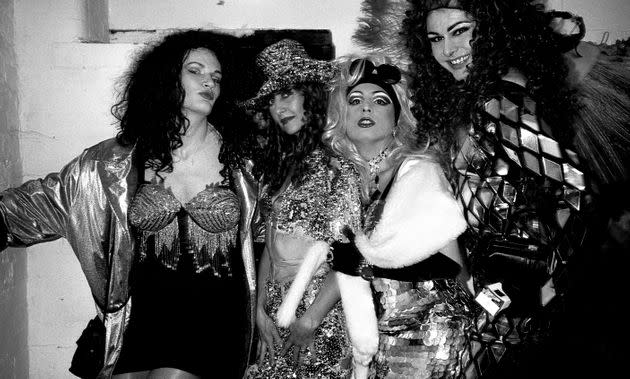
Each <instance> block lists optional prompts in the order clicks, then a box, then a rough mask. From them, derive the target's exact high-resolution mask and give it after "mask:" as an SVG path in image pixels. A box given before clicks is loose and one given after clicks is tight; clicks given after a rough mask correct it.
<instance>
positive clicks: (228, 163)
mask: <svg viewBox="0 0 630 379" xmlns="http://www.w3.org/2000/svg"><path fill="white" fill-rule="evenodd" d="M235 43H236V39H235V38H234V37H230V36H227V35H223V34H218V33H214V32H209V31H186V32H178V33H174V34H171V35H167V36H166V37H164V38H163V39H162V40H161V41H159V42H157V43H155V44H152V45H149V46H147V48H146V49H144V50H143V51H142V52H141V53H140V54H139V56H138V57H137V59H136V61H135V63H134V64H133V66H132V67H131V69H130V70H129V72H128V74H127V75H126V78H125V79H126V80H125V85H124V88H123V90H122V91H121V93H120V101H119V102H118V103H117V104H116V105H115V106H114V107H113V109H112V111H113V114H114V115H115V116H116V118H117V119H118V120H119V126H120V132H119V133H118V135H117V137H116V138H115V139H110V140H106V141H103V142H101V143H99V144H97V145H95V146H93V147H90V148H88V149H86V150H85V151H84V152H83V153H82V154H81V155H80V156H79V157H77V158H76V159H75V160H73V161H72V162H70V163H69V164H68V165H66V166H65V167H64V168H63V169H62V170H61V171H60V172H59V173H54V174H50V175H48V176H47V177H46V178H44V179H38V180H33V181H30V182H28V183H25V184H24V185H23V186H21V187H19V188H13V189H8V190H6V191H4V192H3V193H2V194H1V195H0V215H1V216H2V217H1V218H0V220H1V222H0V237H1V238H0V247H2V248H4V247H6V246H7V245H9V246H28V245H31V244H34V243H38V242H42V241H49V240H53V239H57V238H61V237H65V238H66V239H67V240H68V241H69V242H70V244H71V246H72V248H73V250H74V251H75V254H76V255H77V257H78V258H79V261H80V263H81V266H82V268H83V271H84V272H85V275H86V277H87V279H88V283H89V285H90V289H91V291H92V294H93V297H94V300H95V302H96V305H97V309H98V311H99V312H98V313H99V317H98V318H97V319H95V320H93V322H91V324H90V325H91V327H90V330H86V332H85V333H84V336H82V338H81V339H80V340H79V348H78V350H77V353H76V354H75V358H74V359H73V367H72V368H71V371H72V372H73V373H75V374H76V375H78V376H82V377H99V378H100V377H103V378H105V377H111V376H112V375H113V376H114V377H116V378H147V377H160V378H182V377H186V378H201V377H210V376H211V374H212V373H214V372H215V371H216V370H220V371H221V372H223V375H224V377H229V378H239V377H242V375H243V373H244V369H245V367H246V363H247V358H248V356H249V352H248V349H249V344H250V338H251V334H252V331H253V308H252V307H253V301H252V300H253V294H254V285H255V283H254V274H255V273H254V267H253V254H252V247H251V233H250V229H249V223H250V220H251V217H252V214H253V209H252V204H253V203H254V200H255V193H254V191H253V187H252V182H251V181H248V180H247V178H250V177H249V176H248V175H247V172H246V170H245V167H243V165H242V164H241V157H242V156H243V152H241V151H239V147H238V144H237V142H238V141H236V139H235V137H236V133H235V132H234V130H233V129H234V128H233V126H232V125H231V122H233V121H231V118H230V116H231V113H230V111H229V109H230V107H231V105H230V104H231V102H232V100H233V92H232V89H231V86H230V85H229V83H230V78H231V68H232V65H231V64H230V62H229V58H230V57H231V55H230V50H231V48H232V47H233V45H234V44H235ZM224 78H226V79H227V80H224ZM132 300H133V307H132ZM248 316H249V317H248ZM248 321H251V323H250V325H247V323H248ZM99 330H101V331H102V333H103V334H104V336H102V338H101V339H99V338H97V339H95V340H92V341H93V344H92V345H90V344H89V343H88V345H84V342H89V341H90V336H91V335H92V332H98V331H99ZM90 354H92V355H90ZM89 357H93V359H94V361H90V362H88V361H86V359H87V358H89ZM103 358H104V361H103ZM99 359H100V361H99Z"/></svg>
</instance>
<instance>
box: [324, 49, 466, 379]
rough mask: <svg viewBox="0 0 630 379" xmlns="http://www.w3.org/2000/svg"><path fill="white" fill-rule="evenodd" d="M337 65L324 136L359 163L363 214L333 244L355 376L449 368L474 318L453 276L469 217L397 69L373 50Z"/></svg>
mask: <svg viewBox="0 0 630 379" xmlns="http://www.w3.org/2000/svg"><path fill="white" fill-rule="evenodd" d="M340 66H341V71H340V74H339V75H338V76H337V77H336V78H335V82H334V86H333V91H332V94H331V100H330V106H329V112H328V124H327V126H326V130H325V132H324V137H323V139H324V143H325V144H326V145H327V146H329V147H330V149H331V150H332V151H333V152H334V153H336V154H338V155H339V156H341V157H343V159H344V160H347V161H349V162H351V164H352V165H353V166H354V168H355V169H356V171H357V172H358V177H357V181H358V186H359V188H360V203H361V207H362V217H361V222H360V224H359V225H347V227H346V228H344V232H345V234H346V236H347V237H348V241H345V242H344V241H338V242H334V243H333V244H332V254H333V269H334V270H336V271H338V273H337V278H338V282H339V288H340V292H341V297H342V302H343V307H344V312H345V315H346V321H347V325H348V331H349V335H350V338H351V341H352V345H353V349H354V350H353V352H354V371H353V375H354V376H353V377H354V378H366V377H368V376H369V377H370V378H418V377H422V378H425V377H426V378H438V377H439V378H455V377H457V376H458V375H459V374H461V367H462V358H463V357H465V355H466V352H467V347H466V346H465V344H464V336H465V333H466V331H467V329H468V328H469V327H470V322H471V319H470V308H469V305H468V302H469V294H468V293H467V292H466V289H465V287H464V286H463V284H462V283H460V282H459V281H458V280H457V279H456V278H457V276H458V275H460V269H461V267H462V266H463V262H462V257H461V256H460V251H459V247H458V245H457V237H458V236H459V234H460V233H461V232H463V231H464V230H465V226H466V224H465V220H464V218H463V216H462V213H461V210H460V209H459V207H458V205H457V202H456V201H455V199H454V198H453V195H452V193H451V191H450V187H449V185H448V182H447V181H446V178H445V176H444V173H443V171H442V168H441V166H440V165H439V163H438V162H437V158H436V153H435V151H433V150H432V149H431V148H429V147H428V145H427V144H424V143H423V144H419V143H418V142H417V135H416V133H417V129H416V120H415V118H414V117H413V115H412V113H411V110H410V105H411V103H410V101H409V100H408V93H407V91H408V90H407V80H406V78H405V77H404V76H402V75H401V72H400V71H399V69H398V68H397V67H396V66H393V65H391V64H390V61H389V60H387V59H385V58H384V57H382V56H378V55H374V56H369V57H367V58H363V57H360V58H348V59H344V60H343V61H342V62H341V64H340ZM461 274H465V272H462V273H461ZM373 298H374V301H373ZM375 306H376V308H375ZM373 357H374V362H373V363H372V364H371V366H370V362H371V361H372V358H373Z"/></svg>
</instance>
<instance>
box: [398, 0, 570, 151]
mask: <svg viewBox="0 0 630 379" xmlns="http://www.w3.org/2000/svg"><path fill="white" fill-rule="evenodd" d="M409 1H410V2H411V3H412V6H411V9H410V10H408V11H407V13H406V18H405V20H404V21H403V27H402V30H403V35H404V38H406V40H407V46H408V48H409V51H410V55H411V59H412V62H413V65H412V73H413V88H412V92H413V97H412V98H413V101H414V103H415V105H414V107H413V112H414V115H415V116H416V117H417V118H418V121H419V128H420V130H421V131H422V132H423V133H421V134H424V133H426V134H429V135H430V136H431V138H432V142H434V143H438V144H440V145H442V151H448V149H449V147H452V145H453V143H454V141H455V133H456V132H457V130H458V128H459V127H461V126H462V125H466V124H467V123H469V122H471V121H472V120H471V117H472V115H474V114H475V110H477V109H479V108H478V107H480V106H481V105H482V104H483V103H485V102H486V101H487V100H488V99H490V98H492V97H494V96H496V95H497V94H498V93H499V90H500V87H501V85H500V82H501V80H502V77H503V76H505V75H506V74H507V73H508V71H509V70H510V69H516V70H518V71H519V72H520V73H522V74H523V75H524V76H525V78H527V84H526V89H527V92H528V93H529V94H530V96H532V98H534V99H535V100H536V101H537V102H538V105H539V108H538V109H539V112H540V116H542V117H543V118H544V119H545V121H546V122H547V123H548V124H550V125H551V126H552V128H553V132H554V136H555V137H556V138H558V139H559V140H560V141H561V142H563V143H564V144H565V146H571V143H572V138H573V134H572V130H571V126H570V122H569V120H570V117H569V115H570V114H571V113H572V111H573V109H574V108H573V105H572V99H573V93H572V91H571V90H570V89H569V86H568V85H567V76H568V72H569V71H568V67H567V64H566V62H565V60H564V58H563V55H562V53H563V52H562V50H561V48H560V46H559V43H560V40H559V39H558V36H557V34H556V33H554V31H553V29H552V28H551V26H550V21H551V17H550V16H549V15H548V14H546V13H545V11H544V5H542V4H533V3H532V2H531V0H510V1H505V0H409ZM440 7H451V8H452V7H456V8H461V9H462V10H464V11H465V12H467V13H468V14H469V15H470V16H471V18H472V19H473V20H475V21H476V27H475V30H474V33H473V39H472V41H471V48H472V56H473V61H472V64H471V67H469V75H468V77H467V79H466V80H465V81H462V82H456V81H455V80H454V79H453V77H452V75H451V74H450V73H449V72H448V71H446V69H444V68H443V67H441V66H440V65H439V64H438V63H437V61H436V60H435V58H434V57H433V55H432V52H431V45H430V42H429V40H428V38H427V33H426V21H427V15H428V14H429V12H430V11H431V10H433V9H436V8H440Z"/></svg>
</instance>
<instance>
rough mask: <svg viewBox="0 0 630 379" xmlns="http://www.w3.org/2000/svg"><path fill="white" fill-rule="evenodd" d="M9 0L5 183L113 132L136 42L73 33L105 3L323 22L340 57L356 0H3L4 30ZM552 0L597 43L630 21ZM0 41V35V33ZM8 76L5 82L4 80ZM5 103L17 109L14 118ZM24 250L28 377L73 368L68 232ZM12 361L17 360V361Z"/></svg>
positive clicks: (74, 314) (214, 18)
mask: <svg viewBox="0 0 630 379" xmlns="http://www.w3.org/2000/svg"><path fill="white" fill-rule="evenodd" d="M11 3H13V8H14V9H13V11H14V19H15V22H14V34H15V59H14V61H15V62H16V66H17V69H15V68H14V71H16V74H15V75H14V76H11V75H12V74H11V72H12V71H11V69H8V71H7V72H9V76H8V78H9V82H7V83H8V87H7V88H9V91H14V92H2V91H6V90H5V89H2V90H0V104H2V106H3V108H1V109H0V112H1V113H3V114H7V115H9V116H8V118H7V121H6V122H5V124H6V125H9V126H10V127H11V125H14V124H15V123H16V122H17V123H18V124H19V143H20V156H19V157H16V155H17V154H18V153H17V150H12V153H11V152H10V153H4V152H3V151H7V150H6V149H5V150H2V144H1V143H0V168H1V169H0V184H2V186H3V187H4V186H6V185H9V184H15V183H16V181H6V180H4V181H3V176H2V175H6V172H7V169H6V167H7V165H9V166H16V167H17V166H20V165H19V161H20V160H21V162H22V171H23V176H22V177H21V178H19V179H18V182H19V181H21V180H28V179H31V178H35V177H39V176H42V175H45V174H46V173H48V172H50V171H57V170H58V169H59V168H60V167H61V166H62V165H63V164H64V163H65V162H67V161H69V160H70V159H71V158H72V157H74V156H75V155H77V154H79V153H80V151H81V150H82V149H83V148H85V147H87V146H90V145H92V144H94V143H96V142H98V141H99V140H102V139H104V138H108V137H111V136H113V135H114V132H115V131H114V128H113V126H112V125H111V124H112V122H113V120H112V117H111V116H110V115H109V107H110V105H111V104H112V103H113V83H114V80H115V78H116V77H118V76H119V75H120V74H121V73H122V71H123V70H124V68H125V67H126V66H127V64H128V62H129V58H130V55H131V53H132V52H133V51H135V49H136V48H137V47H138V46H134V45H129V44H98V43H89V44H86V43H80V41H106V39H107V36H106V35H104V34H103V27H104V25H106V23H105V22H104V21H103V20H106V19H107V15H106V11H107V10H108V9H109V11H110V12H109V23H110V27H111V28H112V29H124V30H129V29H168V28H177V27H184V28H186V27H190V28H193V27H194V28H196V27H216V28H223V29H235V28H245V29H253V28H277V29H287V28H303V29H330V30H331V31H332V35H333V42H334V44H335V45H336V51H337V54H338V55H343V54H347V53H349V52H352V51H354V50H355V47H354V46H353V45H352V43H351V40H350V36H351V34H352V32H353V30H354V28H355V24H356V19H357V17H358V16H359V4H360V1H359V0H225V1H224V2H223V5H218V4H219V3H221V1H218V0H212V1H209V0H151V1H138V0H109V5H108V4H107V3H108V2H107V0H13V1H8V2H7V1H6V0H3V1H2V2H0V25H1V26H2V28H1V29H0V32H1V33H6V30H7V28H8V27H7V26H6V25H8V24H5V19H6V17H5V13H8V12H10V11H11V6H10V5H11ZM550 3H554V4H555V5H554V7H555V8H558V9H569V10H574V11H576V12H577V13H580V14H581V15H582V16H584V17H585V19H586V22H587V27H589V33H594V34H589V35H588V36H589V37H590V38H592V39H593V40H596V41H598V39H599V38H600V35H598V34H597V33H598V32H601V30H610V31H611V38H612V35H613V31H614V32H615V33H619V35H620V36H622V37H628V34H629V33H628V30H629V29H630V22H629V21H628V17H627V16H628V4H627V3H628V2H627V1H626V0H608V1H594V2H591V1H587V0H583V1H581V0H556V1H550ZM556 3H557V4H556ZM5 4H9V5H8V6H5ZM88 5H89V6H88ZM99 13H100V14H99ZM94 20H101V21H103V22H95V21H94ZM624 33H625V34H624ZM2 35H3V36H4V34H2ZM2 41H3V40H2V39H1V38H0V43H2ZM8 51H9V50H5V49H4V45H0V54H1V55H2V56H1V58H2V59H1V60H0V69H2V70H4V68H3V66H2V64H4V62H7V60H6V58H7V57H10V52H8ZM9 62H10V60H9ZM1 74H2V73H0V79H2V75H1ZM14 77H18V78H19V81H18V83H19V85H15V84H14V85H13V87H11V83H13V82H15V79H14ZM5 85H6V84H5V82H2V81H0V88H4V86H5ZM11 88H14V90H11ZM15 90H17V92H18V96H17V99H18V100H19V108H18V107H17V103H15V104H13V103H12V101H14V100H15V99H16V95H15ZM5 104H8V105H5ZM5 106H6V107H8V108H5ZM18 109H19V114H18V113H17V112H18ZM11 112H13V114H18V115H17V116H15V117H13V118H12V116H11V114H12V113H11ZM0 116H3V115H0ZM16 119H17V121H16ZM2 120H3V119H2V118H0V136H1V137H2V138H3V140H2V141H3V142H4V141H5V139H4V137H5V135H6V134H3V133H6V132H5V131H4V130H5V129H6V128H5V129H2V128H3V124H2V122H3V121H2ZM14 129H15V128H14ZM14 134H15V133H14ZM13 145H16V143H15V142H14V143H13ZM13 145H11V146H13ZM3 160H4V161H3ZM3 162H4V163H3ZM3 164H4V166H3ZM22 252H23V253H24V251H22ZM26 255H27V257H28V282H27V291H28V302H27V304H28V336H29V337H28V345H29V348H30V351H29V362H30V363H29V369H30V375H29V376H30V377H31V378H63V377H69V376H70V374H69V373H68V372H67V368H68V367H69V364H70V359H71V356H72V353H73V351H74V348H75V340H76V338H78V336H79V334H80V332H81V330H82V329H83V327H84V326H85V324H86V323H87V321H88V320H89V319H90V318H91V317H93V315H94V309H93V305H92V301H91V297H90V294H89V291H88V288H87V283H86V281H85V279H84V278H83V275H82V274H81V272H80V269H79V266H78V263H77V261H76V259H75V257H74V256H73V253H72V251H71V250H70V249H69V247H68V244H67V243H66V242H65V241H56V242H52V243H48V244H42V245H39V246H35V247H32V248H29V249H26ZM5 256H8V255H6V254H5V255H3V256H2V259H3V260H5V259H6V258H5ZM9 259H12V258H9ZM11 267H12V266H11V264H8V265H7V264H6V261H0V275H2V278H6V277H7V275H8V274H6V271H7V270H9V269H10V268H11ZM16 267H18V271H17V273H16V274H15V275H14V277H16V278H17V279H18V282H17V283H18V285H19V283H20V281H19V280H20V279H19V278H20V275H22V274H20V271H19V264H18V266H16ZM2 270H5V271H2ZM3 288H9V286H5V287H3V286H2V283H0V307H1V306H3V305H4V304H5V303H2V302H3V301H5V302H6V301H11V300H6V299H9V297H8V296H5V295H3V292H2V291H3ZM18 288H19V287H18ZM17 293H19V292H17ZM17 308H19V306H18V307H17ZM16 312H19V309H18V310H17V311H16ZM15 314H18V315H19V314H20V313H15ZM7 317H8V316H6V315H3V313H2V312H0V325H2V328H5V327H6V325H7V323H9V322H11V320H13V319H15V317H13V318H11V317H8V318H7ZM22 332H24V331H22ZM0 336H3V335H1V334H0ZM3 338H5V337H3ZM3 345H5V344H4V343H3V342H2V341H0V377H5V375H4V371H2V370H3V365H5V366H4V367H7V366H6V365H7V364H8V365H11V364H13V363H11V362H9V363H6V362H5V361H3V359H4V356H7V353H6V352H7V351H9V350H8V348H7V347H6V346H3ZM3 354H4V355H3ZM8 354H11V353H8ZM15 356H16V355H13V357H15ZM18 358H19V357H18ZM8 359H13V358H12V357H11V356H10V357H9V358H8ZM12 362H13V361H12ZM15 364H17V365H18V366H19V362H17V363H15ZM15 364H14V365H15ZM13 376H14V377H21V375H13ZM9 377H11V376H9Z"/></svg>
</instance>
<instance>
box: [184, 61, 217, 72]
mask: <svg viewBox="0 0 630 379" xmlns="http://www.w3.org/2000/svg"><path fill="white" fill-rule="evenodd" d="M193 64H196V65H199V66H201V67H204V68H205V67H206V65H205V64H203V63H201V62H197V61H190V62H186V66H190V65H193ZM212 72H213V73H215V74H221V70H219V69H216V70H214V71H212Z"/></svg>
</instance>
